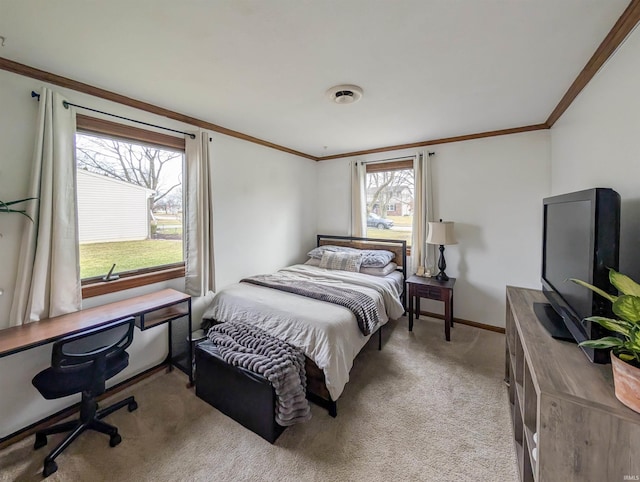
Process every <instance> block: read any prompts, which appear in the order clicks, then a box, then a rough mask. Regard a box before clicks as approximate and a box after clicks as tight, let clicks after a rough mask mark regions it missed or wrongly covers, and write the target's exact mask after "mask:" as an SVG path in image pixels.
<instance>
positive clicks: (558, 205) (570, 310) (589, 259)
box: [534, 188, 620, 363]
mask: <svg viewBox="0 0 640 482" xmlns="http://www.w3.org/2000/svg"><path fill="white" fill-rule="evenodd" d="M543 209H544V220H543V235H542V291H543V293H544V294H545V296H546V298H547V300H548V301H549V304H546V303H544V304H536V306H534V309H535V312H536V315H537V316H538V319H539V320H540V322H541V323H542V324H543V326H545V328H547V330H548V331H549V332H550V333H551V336H553V337H555V338H560V339H566V340H570V341H575V342H578V343H579V342H581V341H584V340H591V339H596V338H601V337H603V336H608V335H609V334H610V333H608V332H607V331H606V330H605V329H604V328H602V327H601V326H600V325H598V324H597V323H590V322H588V321H585V320H584V319H585V318H587V317H589V316H596V315H597V316H608V317H610V316H612V313H611V303H609V302H608V301H607V300H605V299H604V298H602V297H601V296H599V295H597V294H595V293H593V292H592V291H591V290H588V289H586V288H584V287H582V286H579V285H577V284H576V283H573V282H571V281H569V278H577V279H581V280H583V281H586V282H588V283H591V284H592V285H595V286H597V287H599V288H601V289H603V290H604V291H607V292H609V293H611V294H614V295H615V294H616V291H615V289H614V288H613V287H612V286H611V284H610V283H609V270H608V268H613V269H615V270H617V269H618V259H619V256H618V251H619V244H620V196H619V195H618V193H617V192H615V191H614V190H612V189H605V188H594V189H588V190H586V191H579V192H574V193H569V194H563V195H560V196H553V197H549V198H545V199H544V200H543ZM581 348H582V350H583V351H584V353H585V354H586V355H587V357H588V358H589V359H590V360H591V361H592V362H595V363H607V362H608V361H609V355H608V352H607V351H604V350H594V349H592V348H585V347H581Z"/></svg>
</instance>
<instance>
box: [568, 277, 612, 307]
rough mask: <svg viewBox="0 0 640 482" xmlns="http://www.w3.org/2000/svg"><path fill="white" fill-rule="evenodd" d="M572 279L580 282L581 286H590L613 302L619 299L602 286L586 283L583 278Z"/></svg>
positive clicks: (592, 289)
mask: <svg viewBox="0 0 640 482" xmlns="http://www.w3.org/2000/svg"><path fill="white" fill-rule="evenodd" d="M570 280H571V281H573V282H574V283H577V284H579V285H580V286H584V287H585V288H589V289H590V290H591V291H595V292H596V293H598V294H599V295H600V296H602V297H603V298H606V299H608V300H609V301H611V303H613V302H615V301H616V299H617V296H613V295H610V294H609V293H607V292H606V291H603V290H601V289H600V288H597V287H595V286H593V285H590V284H589V283H586V282H584V281H582V280H579V279H575V278H570Z"/></svg>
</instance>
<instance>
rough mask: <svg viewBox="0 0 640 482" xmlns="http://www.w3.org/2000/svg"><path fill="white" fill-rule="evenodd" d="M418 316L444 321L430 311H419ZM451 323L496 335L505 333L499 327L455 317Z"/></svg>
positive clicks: (442, 316)
mask: <svg viewBox="0 0 640 482" xmlns="http://www.w3.org/2000/svg"><path fill="white" fill-rule="evenodd" d="M420 315H421V316H428V317H430V318H438V319H440V320H444V315H441V314H439V313H432V312H430V311H420ZM453 322H454V323H460V324H461V325H469V326H473V327H474V328H480V329H482V330H489V331H494V332H496V333H502V334H503V335H504V333H505V331H504V328H503V327H501V326H493V325H487V324H485V323H478V322H477V321H471V320H465V319H463V318H456V317H455V316H454V317H453Z"/></svg>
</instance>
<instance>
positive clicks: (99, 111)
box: [31, 90, 196, 139]
mask: <svg viewBox="0 0 640 482" xmlns="http://www.w3.org/2000/svg"><path fill="white" fill-rule="evenodd" d="M31 97H37V99H38V101H40V94H38V93H37V92H36V91H34V90H32V91H31ZM62 105H63V106H64V108H65V109H68V108H69V106H73V107H77V108H78V109H84V110H90V111H91V112H96V113H98V114H104V115H109V116H111V117H117V118H118V119H122V120H126V121H129V122H136V123H138V124H143V125H145V126H149V127H155V128H156V129H164V130H165V131H171V132H176V133H178V134H184V135H185V136H189V137H191V139H195V138H196V135H195V134H193V133H191V132H184V131H179V130H177V129H171V128H169V127H163V126H159V125H156V124H150V123H149V122H143V121H139V120H136V119H130V118H128V117H123V116H121V115H117V114H111V113H110V112H104V111H101V110H97V109H92V108H91V107H85V106H83V105H78V104H72V103H71V102H67V101H66V100H63V101H62Z"/></svg>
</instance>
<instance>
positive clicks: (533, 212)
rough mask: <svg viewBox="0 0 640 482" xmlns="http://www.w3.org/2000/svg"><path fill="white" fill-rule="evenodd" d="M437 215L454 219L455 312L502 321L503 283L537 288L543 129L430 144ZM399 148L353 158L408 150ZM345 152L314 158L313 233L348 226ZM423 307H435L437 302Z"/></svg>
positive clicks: (449, 252) (545, 189)
mask: <svg viewBox="0 0 640 482" xmlns="http://www.w3.org/2000/svg"><path fill="white" fill-rule="evenodd" d="M428 150H429V151H433V152H435V153H436V154H435V156H433V157H432V174H433V187H434V206H435V216H436V218H443V219H444V220H446V221H454V222H455V223H456V224H455V231H456V235H457V237H458V242H459V244H458V245H455V246H448V247H447V248H446V250H445V257H446V260H447V274H448V275H449V276H452V277H456V278H457V281H456V287H455V297H454V298H455V300H454V302H455V305H454V311H455V313H454V314H455V316H456V317H458V318H463V319H467V320H471V321H476V322H480V323H485V324H489V325H494V326H504V313H505V287H506V285H515V286H525V287H532V288H539V287H540V283H539V277H540V251H541V248H540V242H541V223H542V202H541V201H542V198H543V197H545V196H547V195H548V193H549V189H550V183H549V176H550V153H549V133H548V131H536V132H529V133H522V134H513V135H509V136H500V137H492V138H487V139H477V140H472V141H465V142H457V143H451V144H442V145H437V146H429V149H428ZM414 153H415V151H410V150H404V151H395V152H387V153H384V154H376V155H369V156H364V157H358V158H357V159H360V160H365V161H371V160H381V159H385V158H387V159H388V158H394V157H399V156H403V155H412V154H414ZM349 162H350V159H338V160H333V161H322V162H320V163H318V232H319V233H327V234H345V233H348V232H349V222H350V221H349V219H350V215H349V206H350V194H349V193H350V176H349V173H350V170H349ZM422 306H423V307H424V308H423V309H427V310H429V311H435V312H440V313H441V312H442V305H441V304H440V303H435V302H434V303H427V302H423V304H422Z"/></svg>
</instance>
